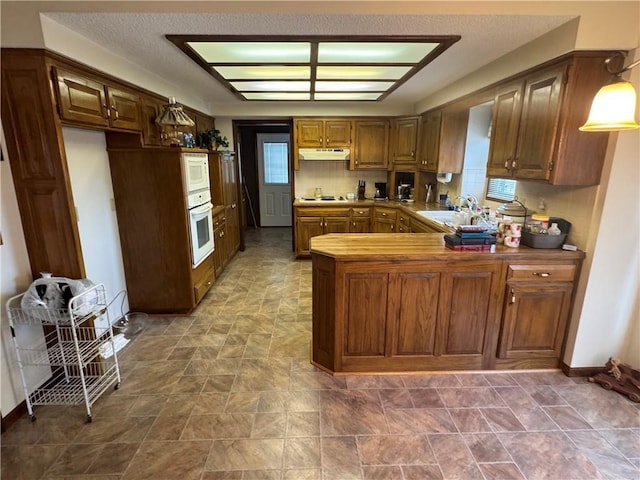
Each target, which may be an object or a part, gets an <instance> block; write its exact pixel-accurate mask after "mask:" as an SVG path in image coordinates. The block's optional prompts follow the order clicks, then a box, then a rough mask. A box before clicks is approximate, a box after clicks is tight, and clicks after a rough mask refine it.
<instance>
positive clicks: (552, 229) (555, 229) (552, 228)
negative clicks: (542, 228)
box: [547, 223, 562, 235]
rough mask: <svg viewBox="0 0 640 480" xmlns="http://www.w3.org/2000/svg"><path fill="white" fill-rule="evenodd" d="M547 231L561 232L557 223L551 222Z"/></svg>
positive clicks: (550, 232) (551, 233)
mask: <svg viewBox="0 0 640 480" xmlns="http://www.w3.org/2000/svg"><path fill="white" fill-rule="evenodd" d="M547 233H548V234H549V235H560V234H561V233H562V232H561V231H560V228H558V224H557V223H552V224H551V226H550V227H549V229H548V230H547Z"/></svg>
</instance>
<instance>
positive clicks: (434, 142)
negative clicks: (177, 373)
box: [420, 110, 442, 173]
mask: <svg viewBox="0 0 640 480" xmlns="http://www.w3.org/2000/svg"><path fill="white" fill-rule="evenodd" d="M422 122H423V128H422V134H423V138H422V139H421V140H422V147H423V151H422V161H421V163H420V167H421V169H422V170H423V171H426V172H433V173H436V172H437V171H438V147H439V145H440V124H441V122H442V112H441V111H440V110H438V111H436V112H428V113H426V114H425V115H424V116H423V117H422Z"/></svg>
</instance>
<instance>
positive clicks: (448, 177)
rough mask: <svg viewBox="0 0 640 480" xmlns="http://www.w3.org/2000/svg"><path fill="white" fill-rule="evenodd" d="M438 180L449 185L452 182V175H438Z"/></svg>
mask: <svg viewBox="0 0 640 480" xmlns="http://www.w3.org/2000/svg"><path fill="white" fill-rule="evenodd" d="M436 180H438V181H439V182H440V183H449V182H450V181H451V174H450V173H438V174H437V175H436Z"/></svg>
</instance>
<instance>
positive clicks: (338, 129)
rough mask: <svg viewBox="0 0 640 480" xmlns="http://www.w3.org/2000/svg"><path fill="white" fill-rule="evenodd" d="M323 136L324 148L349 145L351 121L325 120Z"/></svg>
mask: <svg viewBox="0 0 640 480" xmlns="http://www.w3.org/2000/svg"><path fill="white" fill-rule="evenodd" d="M324 137H325V138H324V139H325V142H324V146H325V147H326V148H338V147H349V146H351V122H350V121H349V120H326V121H325V123H324Z"/></svg>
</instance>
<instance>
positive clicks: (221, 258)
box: [213, 207, 230, 277]
mask: <svg viewBox="0 0 640 480" xmlns="http://www.w3.org/2000/svg"><path fill="white" fill-rule="evenodd" d="M213 238H214V239H215V250H214V251H213V268H214V271H215V274H216V277H217V276H218V275H220V274H221V273H222V270H224V267H225V266H226V265H227V263H228V262H229V258H230V255H229V247H228V238H229V237H228V235H227V217H226V214H225V208H224V207H216V208H215V209H214V213H213Z"/></svg>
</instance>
